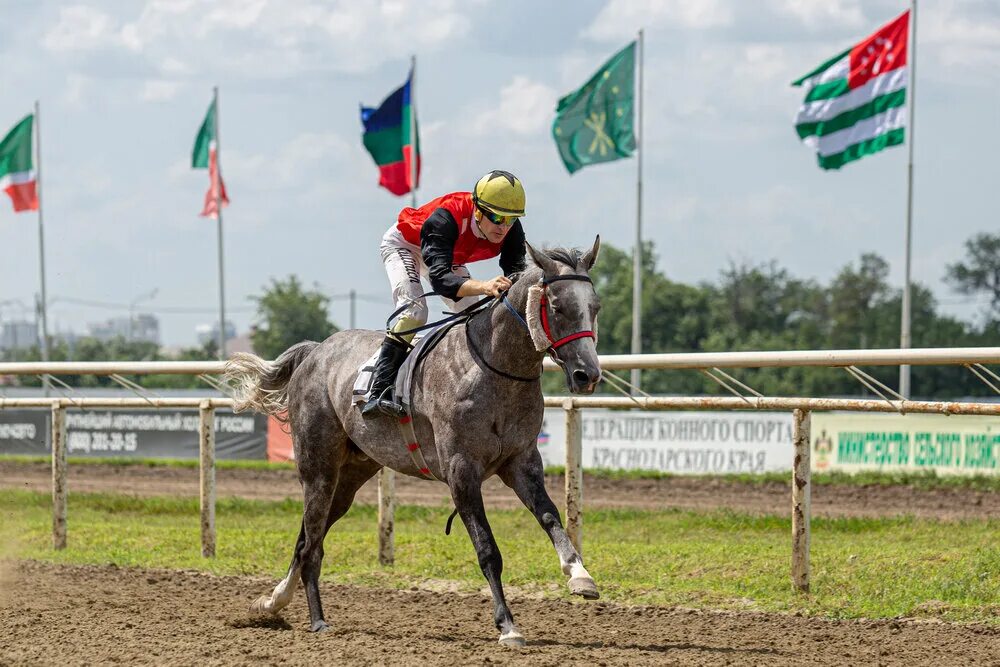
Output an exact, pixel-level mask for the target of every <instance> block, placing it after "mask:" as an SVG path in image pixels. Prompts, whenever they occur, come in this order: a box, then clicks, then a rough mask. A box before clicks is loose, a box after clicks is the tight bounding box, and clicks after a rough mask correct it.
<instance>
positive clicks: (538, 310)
mask: <svg viewBox="0 0 1000 667" xmlns="http://www.w3.org/2000/svg"><path fill="white" fill-rule="evenodd" d="M525 245H527V248H528V253H529V254H530V255H531V259H532V261H534V263H535V265H536V266H537V267H538V268H540V269H541V270H542V276H541V278H540V279H539V280H538V282H537V283H535V284H534V285H532V286H531V288H530V289H529V292H528V303H527V308H526V315H527V320H528V329H529V332H530V333H531V338H532V340H533V341H534V343H535V347H536V348H537V349H538V350H539V351H541V350H545V349H547V348H552V349H553V351H554V354H553V356H554V358H555V360H556V363H558V364H559V365H560V366H561V367H562V369H563V373H565V374H566V386H567V387H568V388H569V390H570V391H571V392H573V393H574V394H592V393H594V389H595V388H596V387H597V383H598V382H599V381H600V379H601V364H600V362H598V360H597V311H598V310H600V308H601V303H600V299H598V298H597V292H596V291H594V284H593V283H592V282H591V280H590V269H591V268H592V267H593V266H594V261H595V260H596V259H597V252H598V250H599V249H600V247H601V237H600V236H598V237H597V238H596V239H595V240H594V246H593V247H592V248H591V249H590V250H588V251H587V252H585V253H581V252H580V251H578V250H569V249H564V248H555V249H551V250H545V251H538V250H535V249H534V248H533V247H531V244H530V243H526V244H525Z"/></svg>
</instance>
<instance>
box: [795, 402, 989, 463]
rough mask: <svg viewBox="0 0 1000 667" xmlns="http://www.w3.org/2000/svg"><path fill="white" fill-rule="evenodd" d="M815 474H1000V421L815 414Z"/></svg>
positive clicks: (977, 418)
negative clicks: (928, 472)
mask: <svg viewBox="0 0 1000 667" xmlns="http://www.w3.org/2000/svg"><path fill="white" fill-rule="evenodd" d="M812 469H813V470H815V471H824V470H842V471H845V472H858V471H862V470H880V471H883V472H892V471H903V472H920V471H929V470H933V471H934V472H936V473H938V474H960V475H976V474H979V475H996V474H1000V418H998V417H982V416H957V415H955V416H947V415H894V414H848V413H839V414H838V413H814V414H813V416H812Z"/></svg>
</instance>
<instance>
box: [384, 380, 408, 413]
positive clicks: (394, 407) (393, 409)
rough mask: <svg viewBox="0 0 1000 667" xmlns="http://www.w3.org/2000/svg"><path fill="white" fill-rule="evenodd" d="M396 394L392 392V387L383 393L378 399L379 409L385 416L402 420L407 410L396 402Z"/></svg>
mask: <svg viewBox="0 0 1000 667" xmlns="http://www.w3.org/2000/svg"><path fill="white" fill-rule="evenodd" d="M387 394H388V396H387ZM395 394H396V392H394V391H393V390H392V387H389V388H388V389H386V390H385V391H384V392H382V395H381V396H379V397H378V409H379V411H380V412H381V413H382V414H384V415H388V416H389V417H393V418H395V419H402V418H403V417H405V416H406V409H405V408H404V407H403V404H402V403H400V402H399V401H397V400H396V396H395Z"/></svg>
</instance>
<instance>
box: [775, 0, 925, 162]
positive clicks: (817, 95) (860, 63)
mask: <svg viewBox="0 0 1000 667" xmlns="http://www.w3.org/2000/svg"><path fill="white" fill-rule="evenodd" d="M909 24H910V12H909V11H906V12H903V14H901V15H900V16H898V17H897V18H895V19H893V20H892V21H891V22H889V23H887V24H886V25H884V26H882V27H881V28H879V29H878V31H876V32H875V33H874V34H873V35H871V36H869V37H867V38H866V39H864V40H862V41H861V42H859V43H857V44H855V45H854V46H852V47H851V48H849V49H847V50H846V51H844V52H843V53H840V54H838V55H836V56H834V57H833V58H830V59H829V60H827V61H826V62H825V63H823V64H822V65H820V66H819V67H817V68H816V69H814V70H813V71H811V72H809V73H808V74H806V75H805V76H803V77H802V78H800V79H798V80H797V81H794V82H793V83H792V85H793V86H802V87H803V88H805V90H806V97H805V100H804V101H803V103H802V106H801V107H799V112H798V114H797V115H796V116H795V131H796V132H797V133H798V135H799V138H800V139H802V142H803V143H804V144H806V145H807V146H809V147H810V148H813V149H815V151H816V157H817V159H818V161H819V166H820V167H821V168H823V169H839V168H841V167H842V166H844V165H845V164H847V163H848V162H853V161H854V160H858V159H860V158H863V157H864V156H866V155H871V154H872V153H877V152H879V151H881V150H882V149H884V148H889V147H890V146H898V145H900V144H902V143H903V139H904V131H905V125H906V85H907V63H906V58H907V52H906V47H907V42H908V38H909Z"/></svg>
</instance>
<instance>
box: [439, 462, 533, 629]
mask: <svg viewBox="0 0 1000 667" xmlns="http://www.w3.org/2000/svg"><path fill="white" fill-rule="evenodd" d="M448 485H449V487H450V488H451V497H452V500H454V502H455V507H456V509H457V510H458V513H459V516H461V517H462V523H464V524H465V528H466V530H468V531H469V537H470V538H472V544H473V546H474V547H475V548H476V556H478V558H479V567H480V569H481V570H482V571H483V576H485V577H486V581H487V582H489V585H490V592H491V593H492V594H493V621H494V623H495V624H496V627H497V629H498V630H499V631H500V643H501V644H505V645H507V646H513V647H520V646H524V636H523V635H522V634H521V632H520V631H519V630H518V629H517V626H516V625H514V617H513V616H512V615H511V613H510V608H509V607H508V606H507V600H506V599H505V598H504V594H503V586H502V585H501V583H500V575H501V574H502V573H503V557H502V556H501V555H500V549H499V548H498V547H497V543H496V540H495V539H493V531H492V530H490V524H489V522H488V521H487V520H486V508H485V507H484V506H483V492H482V470H481V469H480V468H479V467H478V466H477V465H475V464H473V463H472V462H470V461H467V460H466V459H464V458H462V457H455V458H454V459H452V462H451V465H450V467H449V471H448Z"/></svg>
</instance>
